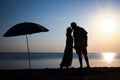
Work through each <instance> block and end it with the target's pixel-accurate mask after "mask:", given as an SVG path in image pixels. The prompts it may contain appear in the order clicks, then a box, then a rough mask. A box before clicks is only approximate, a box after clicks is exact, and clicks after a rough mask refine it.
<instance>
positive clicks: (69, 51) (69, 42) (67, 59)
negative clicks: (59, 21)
mask: <svg viewBox="0 0 120 80" xmlns="http://www.w3.org/2000/svg"><path fill="white" fill-rule="evenodd" d="M71 33H72V29H71V28H70V27H68V28H67V30H66V46H65V50H64V55H63V59H62V62H61V64H60V68H63V67H66V68H69V66H71V63H72V57H73V37H72V35H71Z"/></svg>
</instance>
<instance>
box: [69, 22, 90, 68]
mask: <svg viewBox="0 0 120 80" xmlns="http://www.w3.org/2000/svg"><path fill="white" fill-rule="evenodd" d="M71 27H72V29H73V38H74V48H75V50H76V53H77V54H78V56H79V62H80V68H83V65H82V55H83V56H84V58H85V62H86V65H87V68H90V65H89V61H88V56H87V32H86V31H85V29H83V28H82V27H79V26H77V24H76V23H75V22H72V23H71Z"/></svg>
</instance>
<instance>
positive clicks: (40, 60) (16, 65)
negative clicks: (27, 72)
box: [0, 52, 120, 70]
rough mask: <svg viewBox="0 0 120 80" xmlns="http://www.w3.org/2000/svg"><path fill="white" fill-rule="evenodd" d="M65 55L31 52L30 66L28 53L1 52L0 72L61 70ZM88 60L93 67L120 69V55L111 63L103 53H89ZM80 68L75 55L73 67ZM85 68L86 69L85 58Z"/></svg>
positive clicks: (61, 53)
mask: <svg viewBox="0 0 120 80" xmlns="http://www.w3.org/2000/svg"><path fill="white" fill-rule="evenodd" d="M63 55H64V53H63V52H30V63H31V64H29V56H28V53H25V52H1V53H0V70H9V69H10V70H11V69H30V66H31V69H45V68H59V67H60V63H61V61H62V58H63ZM88 58H89V63H90V66H91V67H120V54H118V53H116V54H115V57H114V59H113V60H111V61H107V60H105V59H104V56H103V54H102V53H88ZM108 58H109V57H108ZM79 66H80V64H79V60H78V55H77V54H76V53H73V60H72V65H71V67H74V68H78V67H79ZM83 67H86V63H85V61H84V57H83Z"/></svg>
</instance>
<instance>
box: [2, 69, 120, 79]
mask: <svg viewBox="0 0 120 80" xmlns="http://www.w3.org/2000/svg"><path fill="white" fill-rule="evenodd" d="M0 75H1V77H0V79H1V80H6V79H7V80H28V79H29V80H74V79H75V80H120V67H91V68H90V69H87V68H83V69H80V68H69V69H60V68H45V69H31V70H29V69H20V70H0Z"/></svg>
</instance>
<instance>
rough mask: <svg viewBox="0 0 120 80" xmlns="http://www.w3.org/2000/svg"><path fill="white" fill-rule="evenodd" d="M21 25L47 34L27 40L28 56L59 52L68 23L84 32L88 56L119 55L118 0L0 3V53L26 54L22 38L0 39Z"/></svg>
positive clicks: (0, 0)
mask: <svg viewBox="0 0 120 80" xmlns="http://www.w3.org/2000/svg"><path fill="white" fill-rule="evenodd" d="M21 22H35V23H38V24H41V25H43V26H44V27H46V28H48V29H49V30H50V31H49V32H43V33H36V34H32V35H29V36H28V38H29V46H30V51H31V52H63V51H64V47H65V40H66V36H65V35H66V28H67V27H69V26H70V23H71V22H76V23H77V24H78V25H79V26H81V27H83V28H85V29H86V30H87V32H88V52H117V53H119V52H120V49H119V48H120V0H0V52H26V51H27V49H26V38H25V36H17V37H7V38H6V37H3V34H4V33H5V32H6V31H7V30H8V29H9V28H11V27H12V26H14V25H15V24H17V23H21Z"/></svg>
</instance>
